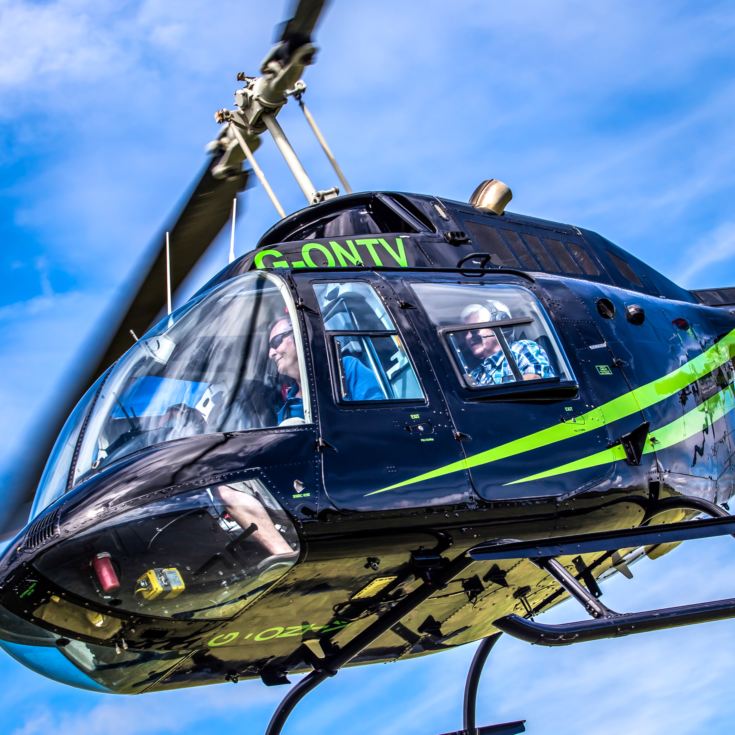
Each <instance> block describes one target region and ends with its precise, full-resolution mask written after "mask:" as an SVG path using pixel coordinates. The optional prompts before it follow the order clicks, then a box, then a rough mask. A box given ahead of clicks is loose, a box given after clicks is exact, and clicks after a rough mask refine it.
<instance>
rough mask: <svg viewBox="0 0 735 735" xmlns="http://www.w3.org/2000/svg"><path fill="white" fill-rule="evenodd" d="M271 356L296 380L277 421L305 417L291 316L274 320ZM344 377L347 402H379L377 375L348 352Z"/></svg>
mask: <svg viewBox="0 0 735 735" xmlns="http://www.w3.org/2000/svg"><path fill="white" fill-rule="evenodd" d="M268 348H269V349H268V357H269V358H270V359H271V360H273V363H274V364H275V366H276V370H278V373H279V375H283V376H285V377H288V378H290V379H291V380H292V381H293V382H292V384H291V387H290V388H289V389H288V392H287V393H286V397H285V400H284V404H283V406H282V407H281V408H280V410H279V411H278V423H279V424H282V423H283V422H285V421H288V420H289V419H294V418H296V419H299V418H300V419H302V420H303V419H304V400H303V397H302V395H301V373H300V371H299V360H298V355H297V352H296V342H295V340H294V338H293V326H292V324H291V320H290V319H288V317H282V318H280V319H278V320H277V321H276V322H274V324H273V326H272V327H271V330H270V333H269V339H268ZM342 370H343V374H344V378H345V391H346V392H345V395H344V398H345V399H346V400H348V401H379V400H381V399H382V398H384V396H383V392H382V391H381V390H380V387H379V386H378V383H377V381H376V380H375V376H374V375H373V374H372V372H371V371H370V370H368V369H367V368H366V367H365V366H364V365H363V364H362V363H361V362H360V361H359V360H358V359H357V358H355V357H351V356H349V355H347V356H345V357H343V358H342Z"/></svg>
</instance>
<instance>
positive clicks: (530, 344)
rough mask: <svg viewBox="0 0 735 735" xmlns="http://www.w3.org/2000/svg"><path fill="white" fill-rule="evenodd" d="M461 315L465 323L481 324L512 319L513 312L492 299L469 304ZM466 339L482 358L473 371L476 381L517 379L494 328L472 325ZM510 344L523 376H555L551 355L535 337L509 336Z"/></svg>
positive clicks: (491, 383)
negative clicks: (474, 326) (514, 337)
mask: <svg viewBox="0 0 735 735" xmlns="http://www.w3.org/2000/svg"><path fill="white" fill-rule="evenodd" d="M460 318H461V319H462V321H463V322H464V323H465V324H481V323H483V322H496V321H503V320H506V319H510V318H511V315H510V309H508V307H507V306H506V305H505V304H504V303H503V302H502V301H488V302H487V305H483V304H470V305H469V306H466V307H465V308H464V309H463V310H462V313H461V315H460ZM465 341H466V343H467V347H468V348H469V350H470V352H471V353H472V354H473V355H474V357H476V358H477V359H478V360H479V361H480V364H479V365H477V367H476V368H474V369H473V370H472V371H471V372H470V374H469V377H470V379H471V380H472V381H473V383H474V385H498V384H500V383H512V382H513V381H514V380H515V377H514V375H513V370H512V369H511V366H510V363H509V362H508V359H507V358H506V356H505V353H504V352H503V349H502V347H501V346H500V342H499V341H498V338H497V337H496V336H495V330H494V329H491V328H489V327H480V328H479V329H470V330H468V331H467V332H466V333H465ZM508 346H509V347H510V351H511V353H512V354H513V358H514V359H515V362H516V365H517V366H518V370H519V372H520V373H521V376H522V377H523V380H539V379H540V378H553V377H555V375H554V369H553V368H552V367H551V363H550V362H549V357H548V355H547V354H546V352H545V350H544V349H543V347H541V346H540V345H539V344H538V343H536V342H534V341H533V340H531V339H520V340H513V341H511V340H508Z"/></svg>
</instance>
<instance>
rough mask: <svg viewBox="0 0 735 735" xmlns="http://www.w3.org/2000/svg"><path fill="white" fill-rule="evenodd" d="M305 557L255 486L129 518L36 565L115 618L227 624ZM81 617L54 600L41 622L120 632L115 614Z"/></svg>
mask: <svg viewBox="0 0 735 735" xmlns="http://www.w3.org/2000/svg"><path fill="white" fill-rule="evenodd" d="M298 554H299V540H298V536H297V534H296V530H295V528H294V526H293V523H292V522H291V521H290V519H289V517H288V516H287V515H286V512H285V511H284V510H283V509H282V508H281V507H280V505H279V504H278V503H277V502H276V500H275V499H274V498H273V496H272V495H271V494H270V493H269V492H268V490H267V489H266V487H265V486H264V485H263V483H262V482H260V481H259V480H257V479H251V480H246V481H242V482H237V483H228V484H223V485H218V486H213V487H208V488H203V489H201V490H196V491H192V492H188V493H184V494H181V495H175V496H172V497H170V498H167V499H166V500H162V501H157V502H154V503H147V504H145V505H143V506H141V507H140V508H136V509H134V510H131V511H127V512H125V513H122V514H120V515H118V516H115V517H114V518H112V519H110V520H107V521H104V522H102V523H100V524H98V525H97V526H95V527H94V528H93V529H92V530H90V531H88V532H86V533H84V534H79V535H78V536H74V537H73V538H70V539H68V540H66V541H65V542H64V543H63V544H57V545H56V546H54V547H52V548H50V549H49V550H48V551H47V552H46V553H44V554H43V556H42V557H41V560H40V561H39V562H38V567H39V570H40V571H41V572H42V573H43V574H44V575H45V576H46V577H48V578H49V579H50V580H52V581H53V582H54V583H55V584H57V585H59V586H60V587H61V588H63V589H65V590H67V591H69V592H72V593H73V594H75V595H78V596H80V597H82V598H84V599H86V600H89V601H91V602H93V603H96V604H97V605H102V606H103V607H104V608H105V609H109V610H110V611H126V612H131V613H136V614H140V615H150V616H156V617H167V618H181V619H189V618H197V619H199V618H215V619H220V618H229V617H232V616H233V615H235V614H236V613H237V612H239V611H240V610H242V608H243V607H245V606H246V605H247V604H249V603H250V602H252V601H253V600H255V599H256V598H257V597H259V596H260V595H261V594H263V593H264V592H265V591H266V590H267V589H268V588H269V587H271V586H272V585H273V584H274V583H275V582H276V581H277V580H278V579H280V578H281V577H282V576H283V575H284V574H285V573H286V572H287V571H288V570H289V569H290V568H291V567H292V566H293V565H294V564H295V563H296V560H297V558H298ZM78 610H79V612H77V611H75V610H70V608H69V605H68V603H67V602H66V601H65V600H63V601H62V600H58V599H57V600H54V599H53V598H52V599H51V600H50V601H48V602H47V603H46V604H45V605H43V606H42V609H39V610H37V611H36V613H35V615H36V617H37V619H38V620H39V621H45V622H48V623H51V624H53V625H55V626H57V627H59V628H62V629H64V630H69V631H71V632H77V633H84V634H85V635H89V636H91V637H94V638H100V639H106V638H108V637H111V636H112V635H114V633H116V632H117V631H118V629H119V625H118V624H117V622H116V621H115V620H114V612H113V617H110V616H109V615H107V614H102V615H101V614H99V613H96V612H92V611H90V610H86V609H83V608H78ZM116 625H118V627H117V628H116V627H115V626H116Z"/></svg>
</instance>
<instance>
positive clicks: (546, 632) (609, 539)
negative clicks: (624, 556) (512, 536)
mask: <svg viewBox="0 0 735 735" xmlns="http://www.w3.org/2000/svg"><path fill="white" fill-rule="evenodd" d="M678 509H684V510H694V511H697V512H699V513H706V514H708V515H711V516H716V517H715V518H713V519H703V520H693V521H684V522H681V523H671V524H668V525H654V526H641V527H639V528H631V529H626V530H622V531H603V532H600V533H590V534H583V535H579V536H567V537H557V538H553V539H549V540H548V541H545V542H541V543H539V542H538V541H536V542H534V541H510V540H508V541H496V542H491V543H485V544H480V545H479V546H476V547H474V548H473V549H471V550H470V552H469V554H470V556H472V558H474V559H476V560H477V561H480V560H486V561H490V560H495V559H528V560H530V561H532V562H533V563H534V564H536V565H537V566H538V567H540V568H541V569H543V570H544V571H545V572H547V574H549V575H550V576H551V577H553V578H554V579H555V580H556V581H557V582H558V584H559V585H560V586H561V587H562V588H563V589H564V590H566V592H568V593H569V595H570V597H572V598H573V599H575V600H577V602H579V603H580V604H581V605H582V606H583V607H584V608H585V610H586V611H587V613H588V614H589V615H590V616H591V617H592V618H593V619H592V620H581V621H575V622H572V623H561V624H557V625H545V624H543V623H537V622H535V621H534V620H529V619H528V618H523V617H521V616H520V615H507V616H505V617H503V618H500V619H499V620H496V621H494V623H493V625H494V626H495V627H496V628H497V629H498V630H501V631H503V632H504V633H507V634H508V635H512V636H514V637H516V638H520V639H521V640H524V641H526V642H528V643H532V644H536V645H542V646H568V645H571V644H572V643H583V642H585V641H593V640H600V639H602V638H618V637H622V636H626V635H632V634H634V633H647V632H651V631H655V630H663V629H665V628H673V627H678V626H683V625H695V624H698V623H706V622H712V621H715V620H725V619H727V618H732V617H735V598H727V599H723V600H713V601H709V602H699V603H694V604H690V605H681V606H678V607H665V608H661V609H658V610H646V611H643V612H637V613H619V612H616V611H614V610H611V609H610V608H608V607H606V606H605V605H603V604H602V603H601V602H600V601H599V600H598V599H597V598H596V597H595V596H594V595H593V594H592V593H591V592H590V591H589V590H588V589H587V588H585V587H584V586H583V585H582V584H580V583H579V582H578V581H577V579H576V578H575V577H574V576H573V575H572V574H570V573H569V572H568V571H567V569H566V568H565V567H564V566H563V565H562V564H560V563H559V562H558V561H557V560H556V558H555V557H557V556H568V555H571V554H584V553H590V552H597V551H617V550H619V549H625V548H632V547H639V546H649V545H656V544H664V543H672V542H679V541H688V540H691V539H695V538H712V537H714V536H725V535H731V536H735V518H734V517H733V516H731V515H730V514H729V513H727V512H726V511H725V510H724V509H722V508H721V507H720V506H718V505H715V504H714V503H710V502H709V501H707V500H703V499H701V498H668V499H665V500H663V501H660V502H659V503H658V504H657V505H656V506H655V508H654V510H653V513H652V515H657V514H659V513H661V512H665V511H668V510H678Z"/></svg>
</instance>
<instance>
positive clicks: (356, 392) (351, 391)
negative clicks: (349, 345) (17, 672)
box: [342, 355, 385, 401]
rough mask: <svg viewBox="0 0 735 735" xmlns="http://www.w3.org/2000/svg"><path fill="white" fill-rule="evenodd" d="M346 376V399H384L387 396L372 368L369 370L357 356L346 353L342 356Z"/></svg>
mask: <svg viewBox="0 0 735 735" xmlns="http://www.w3.org/2000/svg"><path fill="white" fill-rule="evenodd" d="M342 370H343V372H344V377H345V391H346V395H345V400H347V401H383V400H385V396H384V395H383V391H382V390H381V388H380V386H379V385H378V381H377V380H376V379H375V376H374V375H373V373H372V371H371V370H368V368H366V367H365V366H364V365H363V364H362V363H361V362H360V361H359V360H358V359H357V358H356V357H352V356H351V355H346V356H345V357H343V358H342Z"/></svg>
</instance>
